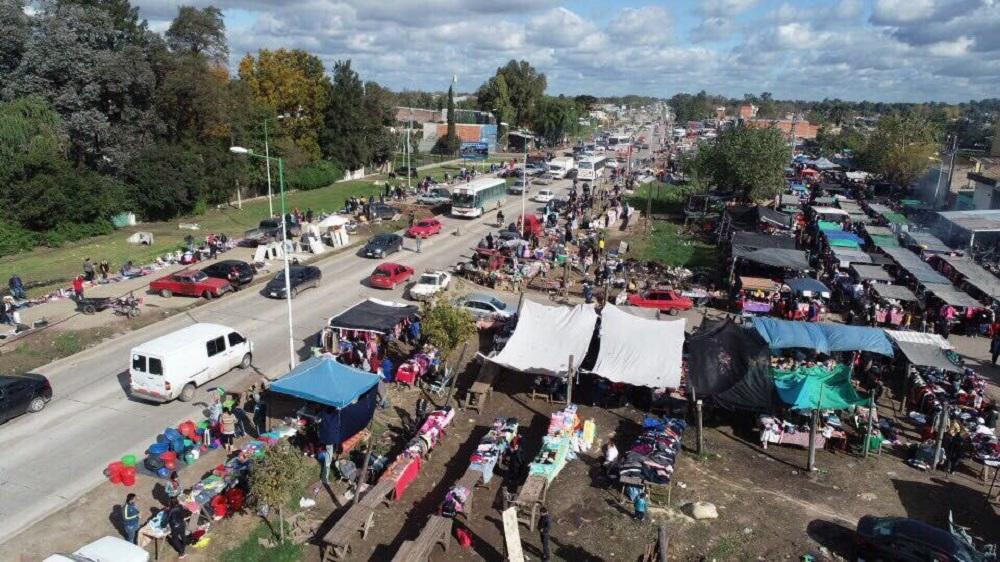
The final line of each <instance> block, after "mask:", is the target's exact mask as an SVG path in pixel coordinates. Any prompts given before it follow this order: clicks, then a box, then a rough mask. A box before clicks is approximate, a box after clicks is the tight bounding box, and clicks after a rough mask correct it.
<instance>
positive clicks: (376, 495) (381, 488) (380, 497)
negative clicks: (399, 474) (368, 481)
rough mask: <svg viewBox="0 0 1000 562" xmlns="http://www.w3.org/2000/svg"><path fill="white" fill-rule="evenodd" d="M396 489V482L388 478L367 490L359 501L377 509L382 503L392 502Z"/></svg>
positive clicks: (360, 503)
mask: <svg viewBox="0 0 1000 562" xmlns="http://www.w3.org/2000/svg"><path fill="white" fill-rule="evenodd" d="M395 490H396V483H395V482H394V481H393V480H392V479H390V478H386V479H385V480H381V481H379V482H378V483H376V484H375V485H374V486H372V487H371V488H369V489H368V491H367V492H365V495H364V496H362V497H361V500H359V501H358V504H359V505H363V506H366V507H370V508H372V509H375V508H376V507H379V506H381V505H382V504H385V505H389V504H390V503H391V502H392V498H391V497H390V496H392V494H393V492H395Z"/></svg>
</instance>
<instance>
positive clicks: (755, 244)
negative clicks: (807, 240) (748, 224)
mask: <svg viewBox="0 0 1000 562" xmlns="http://www.w3.org/2000/svg"><path fill="white" fill-rule="evenodd" d="M732 246H733V255H734V256H736V257H743V256H744V255H746V254H749V253H751V252H754V251H757V250H762V249H770V248H783V249H788V250H794V249H795V239H794V238H792V237H790V236H771V235H769V234H758V233H756V232H737V233H735V234H733V242H732Z"/></svg>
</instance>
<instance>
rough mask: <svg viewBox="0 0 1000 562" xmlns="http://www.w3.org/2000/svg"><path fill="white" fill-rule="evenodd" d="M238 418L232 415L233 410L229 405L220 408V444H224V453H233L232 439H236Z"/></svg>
mask: <svg viewBox="0 0 1000 562" xmlns="http://www.w3.org/2000/svg"><path fill="white" fill-rule="evenodd" d="M238 421H239V420H238V419H237V418H236V416H234V415H233V410H232V408H230V407H228V406H227V407H225V408H223V410H222V415H221V416H219V432H220V433H221V434H222V444H223V445H225V446H226V454H227V455H231V454H233V441H234V440H235V439H236V423H237V422H238Z"/></svg>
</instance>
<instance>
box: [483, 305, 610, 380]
mask: <svg viewBox="0 0 1000 562" xmlns="http://www.w3.org/2000/svg"><path fill="white" fill-rule="evenodd" d="M596 325H597V313H596V312H594V308H593V306H592V305H584V304H578V305H576V306H574V307H572V308H570V307H566V306H545V305H543V304H538V303H535V302H532V301H530V300H528V299H525V300H524V306H522V307H521V312H520V315H519V316H518V320H517V328H515V329H514V333H513V334H512V335H511V336H510V340H508V341H507V345H505V346H504V348H503V349H502V350H500V353H498V354H496V355H495V356H493V357H490V358H489V360H490V361H493V362H494V363H496V364H498V365H502V366H504V367H507V368H509V369H514V370H515V371H523V372H525V373H535V374H542V375H562V374H565V373H566V372H567V371H569V356H570V355H572V356H573V360H574V361H575V362H576V365H579V364H580V362H581V361H583V356H584V355H586V354H587V349H588V348H590V340H591V339H593V337H594V326H596Z"/></svg>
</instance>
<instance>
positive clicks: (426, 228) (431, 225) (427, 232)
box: [406, 219, 444, 238]
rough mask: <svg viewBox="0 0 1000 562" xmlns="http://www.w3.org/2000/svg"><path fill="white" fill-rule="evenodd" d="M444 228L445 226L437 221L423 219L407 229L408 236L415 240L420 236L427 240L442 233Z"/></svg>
mask: <svg viewBox="0 0 1000 562" xmlns="http://www.w3.org/2000/svg"><path fill="white" fill-rule="evenodd" d="M442 228H444V225H442V224H441V221H439V220H437V219H421V220H418V221H417V222H415V223H414V224H413V226H411V227H410V228H409V229H407V231H406V235H407V236H412V237H414V238H416V237H418V236H419V237H420V238H427V237H429V236H433V235H435V234H437V233H439V232H441V229H442Z"/></svg>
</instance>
